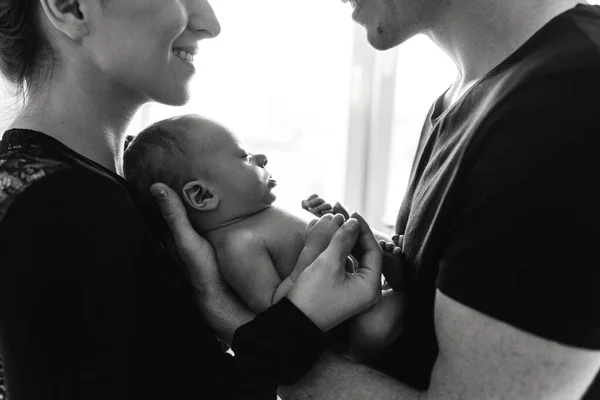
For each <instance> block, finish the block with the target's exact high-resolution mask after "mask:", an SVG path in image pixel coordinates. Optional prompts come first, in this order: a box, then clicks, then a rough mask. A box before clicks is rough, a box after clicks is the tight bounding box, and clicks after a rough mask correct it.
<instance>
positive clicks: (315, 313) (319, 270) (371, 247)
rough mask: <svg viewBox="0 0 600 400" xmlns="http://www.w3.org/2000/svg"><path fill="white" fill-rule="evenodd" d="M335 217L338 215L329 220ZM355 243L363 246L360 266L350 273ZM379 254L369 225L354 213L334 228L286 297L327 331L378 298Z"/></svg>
mask: <svg viewBox="0 0 600 400" xmlns="http://www.w3.org/2000/svg"><path fill="white" fill-rule="evenodd" d="M335 218H339V217H332V218H331V221H334V219H335ZM335 223H337V221H336V222H335ZM355 244H358V245H359V246H360V247H361V249H362V252H361V257H360V258H358V261H359V267H358V269H357V270H356V271H355V272H354V273H349V272H346V270H345V264H346V259H347V258H348V255H349V254H350V251H351V250H352V248H354V247H355ZM381 257H382V254H381V248H380V247H379V245H378V244H377V242H376V241H375V237H374V236H373V233H372V232H371V229H370V228H369V225H368V224H367V223H366V221H365V220H364V219H363V218H362V216H360V215H358V214H356V213H354V214H353V215H352V218H350V219H349V220H348V221H346V222H345V223H344V224H343V225H341V227H340V228H339V229H337V230H336V231H335V233H334V234H333V237H332V238H331V241H330V243H329V244H328V246H327V247H326V249H325V251H323V253H321V254H320V255H319V256H318V257H317V259H316V260H315V261H314V262H313V263H312V264H311V265H310V266H308V267H307V268H306V269H305V270H304V271H303V272H302V273H301V274H300V276H299V277H298V281H297V282H296V284H295V285H294V287H293V288H292V290H291V291H290V293H289V296H288V297H289V299H290V300H291V301H292V302H293V303H294V304H295V305H296V306H297V307H298V308H299V309H300V310H301V311H302V312H304V314H306V315H307V316H308V317H309V318H310V319H311V320H312V321H313V322H314V323H315V324H316V325H317V326H318V327H319V328H320V329H321V330H323V331H328V330H330V329H332V328H333V327H335V326H336V325H338V324H339V323H341V322H343V321H344V320H346V319H348V318H349V317H352V316H353V315H355V314H357V313H359V312H362V311H364V310H366V309H367V308H369V307H370V306H372V305H373V304H375V303H376V302H377V301H378V300H379V298H380V297H381Z"/></svg>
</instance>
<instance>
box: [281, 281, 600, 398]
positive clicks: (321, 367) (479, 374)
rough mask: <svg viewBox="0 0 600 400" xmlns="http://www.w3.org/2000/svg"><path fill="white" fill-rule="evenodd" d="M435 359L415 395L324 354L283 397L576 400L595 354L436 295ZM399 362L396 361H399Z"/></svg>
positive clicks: (598, 360) (599, 359)
mask: <svg viewBox="0 0 600 400" xmlns="http://www.w3.org/2000/svg"><path fill="white" fill-rule="evenodd" d="M435 325H436V333H437V338H438V342H439V349H440V351H439V356H438V359H437V362H436V364H435V367H434V370H433V374H432V377H431V384H430V387H429V390H428V391H426V392H418V391H416V390H414V389H411V388H410V387H408V386H406V385H403V384H402V383H400V382H398V381H395V380H394V379H392V378H390V377H388V376H386V375H384V374H382V373H380V372H378V371H374V370H372V369H369V368H368V367H365V366H363V365H359V364H355V363H353V362H351V361H349V360H347V359H344V358H342V357H339V356H334V355H331V354H327V355H325V356H324V357H323V358H322V359H321V360H320V361H319V363H318V364H317V365H316V366H315V367H314V368H313V369H312V370H311V372H310V373H309V374H307V375H306V376H305V377H304V378H303V379H302V380H301V381H299V382H298V384H296V385H295V386H293V387H284V388H281V391H280V394H281V396H282V397H284V398H285V399H303V398H312V399H319V400H333V399H349V400H352V399H357V400H358V399H365V398H370V399H373V400H392V399H397V400H419V399H427V400H459V399H460V400H471V399H472V400H481V399H492V398H499V399H500V398H502V399H520V400H528V399H544V400H554V399H556V400H568V399H573V400H575V399H580V398H581V397H582V396H583V394H584V393H585V391H586V389H587V388H588V386H589V385H590V383H591V382H592V380H593V378H594V376H595V374H596V373H597V372H598V369H599V368H600V351H592V350H585V349H581V348H576V347H571V346H565V345H562V344H559V343H556V342H553V341H549V340H546V339H542V338H540V337H537V336H534V335H532V334H530V333H526V332H524V331H521V330H519V329H516V328H514V327H512V326H510V325H508V324H505V323H503V322H501V321H498V320H496V319H493V318H490V317H488V316H486V315H484V314H482V313H480V312H478V311H476V310H474V309H472V308H469V307H467V306H464V305H462V304H460V303H458V302H457V301H455V300H453V299H451V298H450V297H448V296H446V295H444V294H443V293H442V292H440V291H438V292H437V297H436V303H435ZM399 362H400V360H399Z"/></svg>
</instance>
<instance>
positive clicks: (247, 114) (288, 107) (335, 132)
mask: <svg viewBox="0 0 600 400" xmlns="http://www.w3.org/2000/svg"><path fill="white" fill-rule="evenodd" d="M212 4H213V8H214V10H215V13H216V14H217V16H218V18H219V20H220V22H221V26H222V32H221V34H220V36H218V37H217V38H215V39H211V40H206V41H202V42H200V51H199V53H198V55H196V57H195V65H196V68H197V73H196V77H195V78H194V80H193V81H192V84H191V101H190V102H189V104H187V105H186V106H184V107H179V108H172V107H166V106H162V105H158V104H149V105H146V106H145V107H144V108H143V109H142V110H141V112H140V113H139V114H138V115H137V117H136V121H135V123H134V124H132V126H131V129H130V132H132V133H134V132H137V131H139V129H140V128H141V127H143V126H146V125H148V124H150V123H152V122H154V121H156V120H159V119H162V118H165V117H168V116H172V115H178V114H184V113H198V114H201V115H204V116H206V117H209V118H212V119H215V120H216V121H218V122H220V123H222V124H224V125H225V126H226V127H228V128H229V129H231V130H232V131H233V132H234V133H235V134H236V135H238V136H239V137H240V138H241V140H242V141H243V142H244V144H245V145H246V148H247V149H248V151H250V152H252V153H264V154H266V155H267V156H268V158H269V165H268V168H269V170H270V171H271V173H272V174H273V177H274V179H276V180H277V181H278V187H277V188H276V189H275V193H276V194H277V196H278V200H277V204H279V205H280V206H283V207H286V208H290V209H299V208H300V200H302V199H303V198H306V197H307V196H308V195H310V194H311V193H318V194H320V195H321V196H323V197H325V198H328V199H329V198H331V199H341V198H343V193H344V190H345V178H346V175H345V167H346V153H347V131H348V125H349V120H348V118H349V109H348V105H349V103H350V95H351V78H352V54H353V32H354V29H355V28H354V23H353V22H352V20H351V18H350V13H351V8H350V6H349V5H348V4H342V3H341V2H335V1H332V2H328V1H327V2H324V1H322V0H305V1H302V2H282V1H281V0H263V1H260V2H255V1H253V2H251V1H248V0H228V1H214V2H212Z"/></svg>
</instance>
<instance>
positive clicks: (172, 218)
mask: <svg viewBox="0 0 600 400" xmlns="http://www.w3.org/2000/svg"><path fill="white" fill-rule="evenodd" d="M150 193H151V194H152V195H153V196H154V198H155V199H156V202H157V203H158V206H159V207H160V211H161V213H162V216H163V219H164V220H165V222H166V224H167V226H168V227H169V229H170V230H171V233H172V234H173V235H174V236H179V235H185V233H187V232H189V231H190V230H192V231H193V230H194V228H192V225H191V224H190V221H189V220H188V218H187V213H186V211H185V207H184V205H183V203H182V202H181V199H180V198H179V196H178V195H177V193H175V192H174V191H173V189H171V188H170V187H169V186H167V185H165V184H164V183H155V184H153V185H152V186H151V187H150Z"/></svg>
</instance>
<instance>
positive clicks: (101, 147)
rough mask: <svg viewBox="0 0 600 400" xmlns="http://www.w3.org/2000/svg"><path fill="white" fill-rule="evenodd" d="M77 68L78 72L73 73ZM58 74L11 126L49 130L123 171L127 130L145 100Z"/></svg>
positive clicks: (103, 162)
mask: <svg viewBox="0 0 600 400" xmlns="http://www.w3.org/2000/svg"><path fill="white" fill-rule="evenodd" d="M71 72H72V71H71ZM77 75H78V74H76V73H74V74H72V75H71V76H70V77H69V79H61V76H60V75H59V74H58V73H57V74H55V75H54V76H53V79H52V80H51V82H49V84H48V85H47V87H45V88H44V90H40V91H38V93H37V94H35V96H32V97H31V99H30V101H29V102H28V103H27V104H26V105H25V107H24V108H23V110H22V111H21V112H20V113H19V114H18V115H17V117H16V119H15V120H14V121H13V123H12V124H11V128H23V129H31V130H36V131H40V132H43V133H45V134H47V135H49V136H52V137H53V138H55V139H57V140H59V141H60V142H61V143H63V144H65V145H66V146H68V147H69V148H71V149H73V150H74V151H76V152H78V153H80V154H81V155H83V156H85V157H87V158H89V159H91V160H93V161H95V162H97V163H98V164H100V165H102V166H104V167H105V168H107V169H109V170H111V171H113V172H116V173H120V172H121V171H120V170H121V168H120V161H119V160H121V159H122V155H123V154H122V153H123V144H124V140H125V137H124V135H125V131H126V129H127V127H128V125H129V123H130V122H131V119H132V118H133V115H134V114H135V112H136V111H137V110H138V109H139V107H140V106H141V105H142V104H143V101H142V99H140V98H137V99H136V98H132V96H131V95H130V94H129V95H128V94H127V92H126V91H125V90H118V89H115V88H114V87H113V88H112V89H111V88H110V85H107V84H106V82H99V81H98V79H89V78H84V77H81V76H80V78H81V79H77V78H78V76H77Z"/></svg>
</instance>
